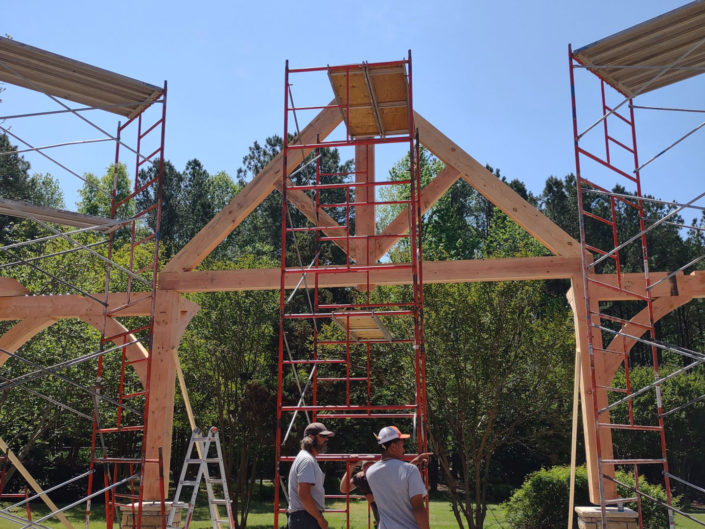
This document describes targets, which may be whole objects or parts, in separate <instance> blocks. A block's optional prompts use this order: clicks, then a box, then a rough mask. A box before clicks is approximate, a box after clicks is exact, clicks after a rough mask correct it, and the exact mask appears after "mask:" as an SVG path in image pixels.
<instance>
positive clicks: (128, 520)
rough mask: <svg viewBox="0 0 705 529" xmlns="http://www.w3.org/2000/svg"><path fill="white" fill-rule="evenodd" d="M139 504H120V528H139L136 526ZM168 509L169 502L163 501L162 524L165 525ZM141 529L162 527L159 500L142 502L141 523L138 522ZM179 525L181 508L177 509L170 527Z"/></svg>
mask: <svg viewBox="0 0 705 529" xmlns="http://www.w3.org/2000/svg"><path fill="white" fill-rule="evenodd" d="M138 507H139V504H137V503H133V504H132V505H122V506H120V513H121V515H122V517H121V520H120V527H122V529H140V528H138V527H137V525H136V524H137V509H138ZM169 509H171V502H170V501H165V502H164V526H166V520H167V518H168V517H169ZM133 514H134V520H133ZM140 526H141V529H161V527H162V513H161V502H158V501H145V502H142V523H141V524H140ZM179 526H181V509H177V511H176V514H175V515H174V520H173V522H172V527H179Z"/></svg>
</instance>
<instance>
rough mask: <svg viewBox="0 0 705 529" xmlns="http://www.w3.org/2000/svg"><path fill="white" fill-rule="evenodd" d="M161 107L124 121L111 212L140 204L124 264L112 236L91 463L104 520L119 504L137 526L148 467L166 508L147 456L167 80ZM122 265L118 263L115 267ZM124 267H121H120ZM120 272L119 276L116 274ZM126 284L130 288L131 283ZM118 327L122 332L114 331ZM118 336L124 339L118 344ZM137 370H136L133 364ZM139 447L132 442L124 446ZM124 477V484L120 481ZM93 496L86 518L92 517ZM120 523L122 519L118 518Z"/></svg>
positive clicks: (129, 228) (154, 461) (156, 464)
mask: <svg viewBox="0 0 705 529" xmlns="http://www.w3.org/2000/svg"><path fill="white" fill-rule="evenodd" d="M155 103H156V104H157V108H158V110H159V111H158V112H157V113H156V115H148V116H145V112H144V109H143V110H142V111H140V112H139V113H137V114H135V115H133V116H131V117H130V118H129V119H128V120H127V121H126V122H125V123H124V124H122V123H120V124H118V128H117V134H116V138H117V141H116V143H115V162H114V164H113V167H112V170H113V176H114V182H115V183H114V185H113V189H112V195H111V205H110V218H111V219H119V218H120V213H121V211H124V210H125V208H126V206H127V205H128V204H130V203H135V204H136V209H137V211H136V212H134V213H131V214H130V217H129V220H128V221H127V222H122V224H123V227H124V228H125V230H124V231H126V232H127V233H126V234H123V236H125V237H126V238H127V240H128V242H129V244H128V245H127V248H128V256H127V264H126V266H120V265H116V263H115V261H114V258H115V256H114V253H115V250H116V248H115V245H116V236H118V234H116V232H111V233H110V235H109V237H108V247H107V261H106V273H105V292H104V309H103V328H102V331H101V338H100V348H101V351H105V350H106V349H108V350H109V349H115V350H117V354H118V355H119V362H117V363H116V365H115V368H116V369H114V370H113V372H112V377H113V390H114V391H115V393H114V395H115V397H114V399H112V402H111V401H104V402H103V403H102V405H101V403H100V402H99V400H98V399H95V400H94V406H93V430H92V436H91V461H90V470H91V471H93V470H94V469H95V468H96V466H101V467H102V470H103V488H104V490H105V493H104V496H105V514H106V526H107V527H108V529H110V528H112V526H113V522H114V521H115V517H116V516H119V515H120V513H119V510H120V508H122V509H124V510H125V512H127V513H129V514H128V516H127V517H126V518H127V520H128V523H127V524H126V525H128V526H130V527H133V528H139V527H141V523H142V511H143V498H144V488H145V487H144V485H145V478H146V475H147V472H148V469H149V468H150V467H151V468H152V469H153V470H152V472H151V476H150V478H151V479H155V478H157V477H158V479H159V482H160V485H159V490H160V491H161V498H160V499H161V506H160V510H161V516H162V525H164V524H165V522H166V518H165V516H164V469H163V461H162V459H161V454H160V457H157V458H155V457H147V444H146V442H145V440H146V439H147V428H148V416H149V395H150V381H151V377H152V354H151V352H152V346H153V338H154V307H155V302H156V290H157V273H158V270H159V226H160V223H161V182H162V175H163V172H164V133H165V125H166V82H165V83H164V89H163V90H162V92H161V94H160V95H159V96H158V97H157V98H156V100H155ZM128 134H129V135H130V136H128V137H133V138H134V148H133V147H130V146H128V145H127V144H125V143H124V142H122V141H121V138H123V137H124V136H127V135H128ZM121 164H124V165H125V166H128V167H129V166H132V167H133V168H134V175H135V177H134V183H133V187H132V189H131V190H130V192H129V193H127V194H125V195H124V196H121V195H119V194H118V189H117V187H118V186H117V178H118V177H117V173H118V171H119V170H120V166H121ZM115 268H117V270H115ZM115 272H118V273H115ZM113 276H115V277H113ZM115 283H117V284H118V287H119V289H120V290H122V289H124V290H123V292H124V299H123V300H121V302H120V303H112V304H111V303H110V297H111V289H114V287H113V285H114V284H115ZM125 286H126V288H125ZM137 304H148V305H149V306H150V310H149V316H147V317H146V318H135V319H130V320H126V321H125V323H124V324H123V325H122V326H121V328H120V329H114V328H111V327H110V326H109V321H110V320H111V319H113V318H116V317H119V316H121V315H123V314H125V313H126V312H129V309H130V308H131V307H133V306H135V305H137ZM116 331H117V332H116ZM112 344H118V345H117V346H112ZM135 344H140V345H141V347H142V348H143V350H144V354H143V355H139V356H136V355H130V354H128V348H127V346H128V345H135ZM105 367H106V366H105V365H104V355H103V354H101V355H100V356H98V362H97V373H96V385H95V388H96V392H97V393H98V394H100V393H101V392H102V385H103V380H104V378H105V377H106V370H105ZM132 371H135V372H136V373H138V375H137V376H130V374H131V372H132ZM129 446H132V447H135V448H133V449H132V450H129V449H127V450H126V448H125V447H129ZM93 476H94V474H91V475H90V476H89V478H88V496H90V495H91V494H92V492H93V491H92V489H93ZM120 483H122V484H120ZM90 506H91V504H90V501H89V502H88V506H87V507H88V508H87V509H86V519H88V518H89V517H90ZM119 525H120V526H121V527H122V526H123V525H124V524H123V523H120V524H119Z"/></svg>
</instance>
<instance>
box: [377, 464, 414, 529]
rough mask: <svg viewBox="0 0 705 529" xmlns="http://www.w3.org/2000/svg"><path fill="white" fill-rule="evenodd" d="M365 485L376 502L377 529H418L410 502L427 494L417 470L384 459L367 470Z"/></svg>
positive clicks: (408, 465)
mask: <svg viewBox="0 0 705 529" xmlns="http://www.w3.org/2000/svg"><path fill="white" fill-rule="evenodd" d="M367 482H368V483H369V484H370V488H371V489H372V494H373V495H374V497H375V502H377V509H378V510H379V529H418V527H419V526H418V524H417V523H416V518H414V513H413V511H412V510H411V501H410V500H411V498H413V497H414V496H417V495H418V494H421V495H423V496H426V495H427V494H428V492H427V491H426V485H424V482H423V479H422V478H421V472H419V469H418V468H416V467H415V466H414V465H412V464H409V463H405V462H404V461H402V460H400V459H384V460H382V461H377V463H375V464H374V465H372V466H371V467H370V468H368V469H367Z"/></svg>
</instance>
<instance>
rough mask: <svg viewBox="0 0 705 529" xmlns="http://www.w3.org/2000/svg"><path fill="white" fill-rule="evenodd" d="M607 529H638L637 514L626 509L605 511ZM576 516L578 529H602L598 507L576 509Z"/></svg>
mask: <svg viewBox="0 0 705 529" xmlns="http://www.w3.org/2000/svg"><path fill="white" fill-rule="evenodd" d="M605 511H606V516H605V521H606V523H607V529H639V514H638V513H637V512H636V511H634V510H632V509H629V508H627V507H625V508H624V509H622V510H619V508H618V507H607V508H606V509H605ZM575 512H576V514H577V515H578V529H602V511H601V509H600V507H597V506H594V505H591V506H589V507H576V508H575Z"/></svg>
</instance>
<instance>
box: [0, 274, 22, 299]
mask: <svg viewBox="0 0 705 529" xmlns="http://www.w3.org/2000/svg"><path fill="white" fill-rule="evenodd" d="M27 294H29V290H27V289H26V288H25V286H24V285H23V284H22V283H20V282H19V281H17V280H16V279H12V278H11V277H0V296H25V295H27Z"/></svg>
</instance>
